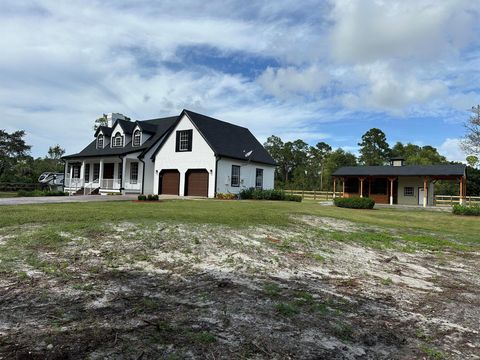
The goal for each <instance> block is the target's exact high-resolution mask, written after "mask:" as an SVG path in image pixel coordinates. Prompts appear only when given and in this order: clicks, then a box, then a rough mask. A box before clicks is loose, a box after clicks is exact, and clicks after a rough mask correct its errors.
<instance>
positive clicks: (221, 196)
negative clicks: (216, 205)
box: [217, 193, 237, 200]
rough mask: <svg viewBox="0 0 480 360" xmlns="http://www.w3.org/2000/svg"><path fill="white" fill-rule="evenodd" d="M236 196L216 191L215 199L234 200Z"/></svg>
mask: <svg viewBox="0 0 480 360" xmlns="http://www.w3.org/2000/svg"><path fill="white" fill-rule="evenodd" d="M236 198H237V195H236V194H230V193H217V199H220V200H234V199H236Z"/></svg>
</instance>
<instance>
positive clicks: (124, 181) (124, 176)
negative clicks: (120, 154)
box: [122, 158, 127, 194]
mask: <svg viewBox="0 0 480 360" xmlns="http://www.w3.org/2000/svg"><path fill="white" fill-rule="evenodd" d="M126 185H127V159H126V158H123V161H122V187H123V189H124V190H123V194H125V188H126V187H127V186H126Z"/></svg>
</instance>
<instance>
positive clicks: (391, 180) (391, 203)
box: [388, 178, 394, 205]
mask: <svg viewBox="0 0 480 360" xmlns="http://www.w3.org/2000/svg"><path fill="white" fill-rule="evenodd" d="M388 180H390V205H393V181H394V179H393V178H390V179H388Z"/></svg>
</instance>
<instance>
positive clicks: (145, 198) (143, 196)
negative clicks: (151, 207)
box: [138, 195, 147, 201]
mask: <svg viewBox="0 0 480 360" xmlns="http://www.w3.org/2000/svg"><path fill="white" fill-rule="evenodd" d="M145 200H147V197H146V196H145V195H138V201H145Z"/></svg>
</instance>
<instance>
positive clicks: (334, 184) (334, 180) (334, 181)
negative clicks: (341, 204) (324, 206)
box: [327, 178, 337, 200]
mask: <svg viewBox="0 0 480 360" xmlns="http://www.w3.org/2000/svg"><path fill="white" fill-rule="evenodd" d="M336 185H337V178H333V198H334V199H335V188H336ZM327 196H328V194H327ZM327 200H328V198H327Z"/></svg>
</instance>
